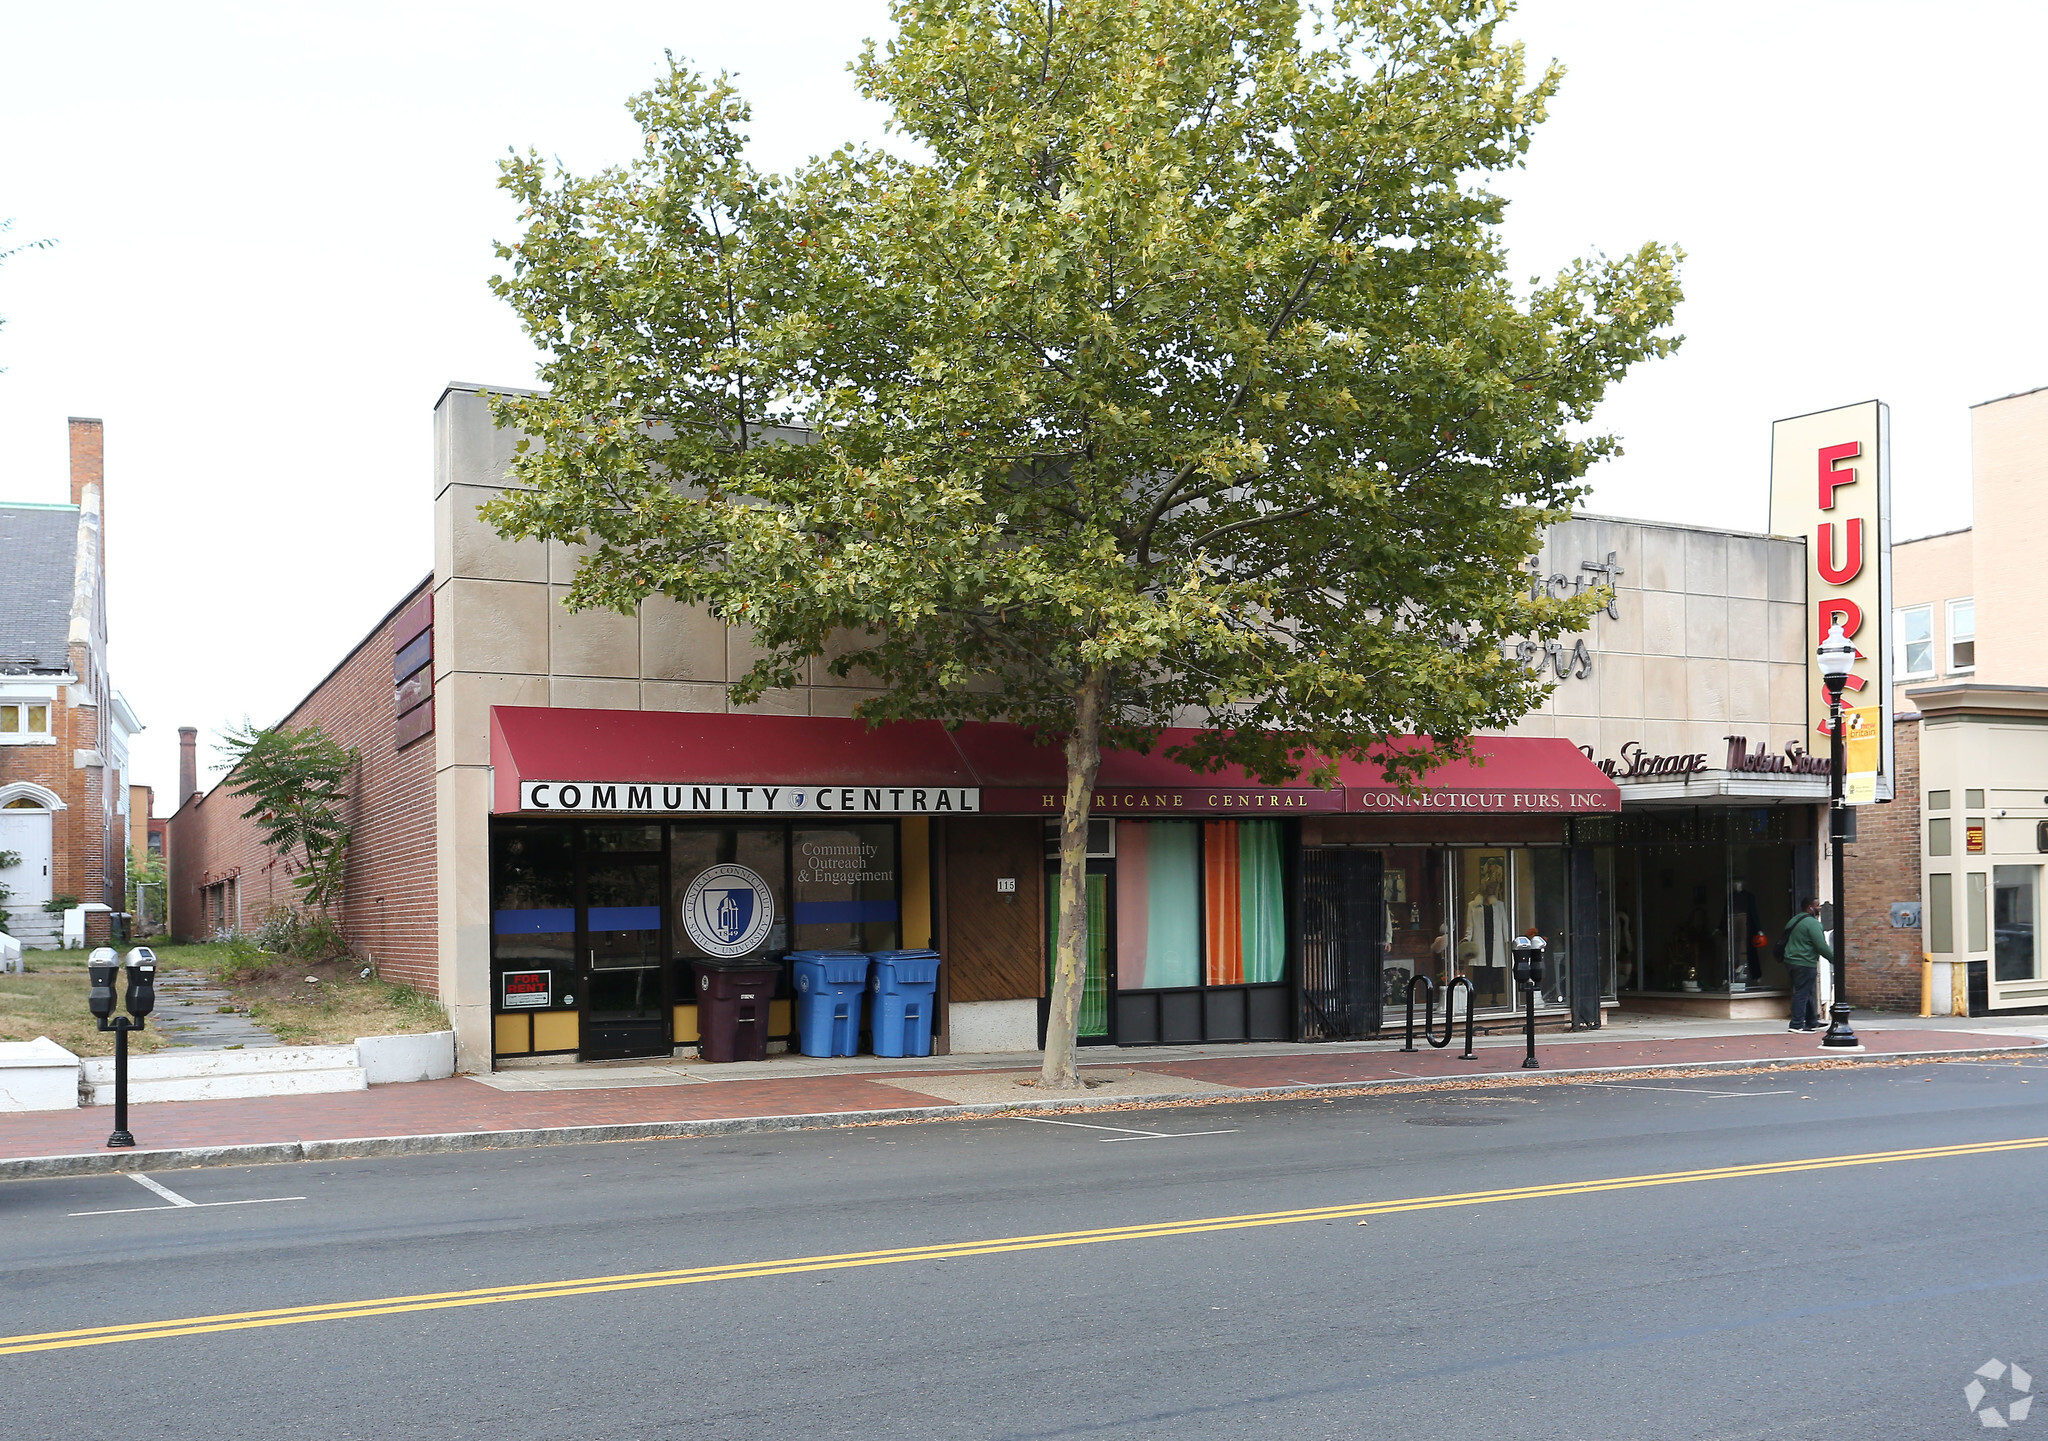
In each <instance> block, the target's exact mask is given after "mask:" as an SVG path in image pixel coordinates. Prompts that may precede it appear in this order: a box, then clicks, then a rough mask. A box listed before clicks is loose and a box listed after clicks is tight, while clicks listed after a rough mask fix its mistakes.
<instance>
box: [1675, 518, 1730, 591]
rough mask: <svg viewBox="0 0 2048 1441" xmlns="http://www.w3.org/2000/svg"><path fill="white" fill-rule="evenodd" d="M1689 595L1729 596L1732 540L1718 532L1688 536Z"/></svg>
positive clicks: (1686, 580) (1700, 531) (1686, 554)
mask: <svg viewBox="0 0 2048 1441" xmlns="http://www.w3.org/2000/svg"><path fill="white" fill-rule="evenodd" d="M1685 591H1686V594H1687V595H1726V594H1728V537H1727V536H1725V535H1723V534H1721V533H1720V532H1718V531H1708V530H1689V531H1687V532H1686V533H1685Z"/></svg>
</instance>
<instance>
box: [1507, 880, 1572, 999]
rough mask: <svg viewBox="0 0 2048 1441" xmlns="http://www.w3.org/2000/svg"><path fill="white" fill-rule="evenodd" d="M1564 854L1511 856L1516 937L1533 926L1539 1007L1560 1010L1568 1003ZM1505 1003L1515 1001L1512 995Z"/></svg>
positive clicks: (1567, 902) (1567, 901)
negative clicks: (1540, 945)
mask: <svg viewBox="0 0 2048 1441" xmlns="http://www.w3.org/2000/svg"><path fill="white" fill-rule="evenodd" d="M1565 875H1566V866H1565V852H1564V850H1563V849H1562V848H1561V847H1555V846H1542V847H1533V848H1530V849H1525V850H1518V851H1516V852H1514V884H1515V905H1514V912H1515V934H1516V935H1518V936H1524V935H1527V934H1528V933H1529V928H1530V927H1531V926H1534V927H1535V928H1536V934H1537V935H1539V936H1541V937H1543V940H1544V951H1543V989H1542V991H1541V993H1540V994H1539V995H1538V997H1537V1003H1538V1004H1539V1005H1546V1006H1561V1005H1564V1004H1566V1003H1567V1002H1569V1001H1570V1000H1571V990H1572V987H1571V975H1572V951H1571V919H1570V917H1571V900H1570V896H1569V893H1568V892H1567V890H1566V882H1565ZM1508 999H1509V1000H1510V1001H1513V1000H1515V999H1517V997H1515V996H1514V995H1513V994H1512V993H1511V994H1510V995H1509V997H1508Z"/></svg>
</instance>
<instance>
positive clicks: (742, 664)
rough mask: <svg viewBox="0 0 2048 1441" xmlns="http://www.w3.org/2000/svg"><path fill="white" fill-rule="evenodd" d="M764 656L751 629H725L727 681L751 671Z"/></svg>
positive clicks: (764, 653)
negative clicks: (755, 642) (755, 641)
mask: <svg viewBox="0 0 2048 1441" xmlns="http://www.w3.org/2000/svg"><path fill="white" fill-rule="evenodd" d="M766 654H768V652H767V651H765V650H763V649H762V648H761V647H760V646H757V645H755V644H754V631H753V627H751V626H744V625H735V626H728V627H727V628H726V632H725V677H726V679H727V680H738V679H739V678H740V677H742V676H744V675H745V674H746V673H747V672H748V671H749V670H752V669H753V667H754V663H755V662H756V661H758V660H760V659H761V657H763V656H765V655H766ZM776 714H779V715H780V714H788V712H780V711H778V712H776Z"/></svg>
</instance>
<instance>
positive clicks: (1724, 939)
mask: <svg viewBox="0 0 2048 1441" xmlns="http://www.w3.org/2000/svg"><path fill="white" fill-rule="evenodd" d="M1642 868H1643V879H1642V909H1643V917H1642V920H1643V932H1642V942H1643V982H1642V988H1643V989H1644V990H1646V991H1671V992H1690V991H1721V990H1726V989H1727V986H1728V906H1727V894H1728V889H1727V888H1728V857H1727V853H1726V849H1725V848H1724V847H1722V846H1687V845H1663V846H1645V847H1644V848H1643V850H1642Z"/></svg>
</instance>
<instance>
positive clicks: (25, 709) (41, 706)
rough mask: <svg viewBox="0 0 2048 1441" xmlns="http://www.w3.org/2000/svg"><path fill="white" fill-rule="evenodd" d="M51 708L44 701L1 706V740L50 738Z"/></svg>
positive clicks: (12, 703) (20, 702)
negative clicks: (33, 737)
mask: <svg viewBox="0 0 2048 1441" xmlns="http://www.w3.org/2000/svg"><path fill="white" fill-rule="evenodd" d="M49 733H50V707H49V704H48V703H47V702H44V701H19V702H16V701H10V702H7V703H6V704H0V740H25V739H27V738H29V737H30V736H48V735H49Z"/></svg>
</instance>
